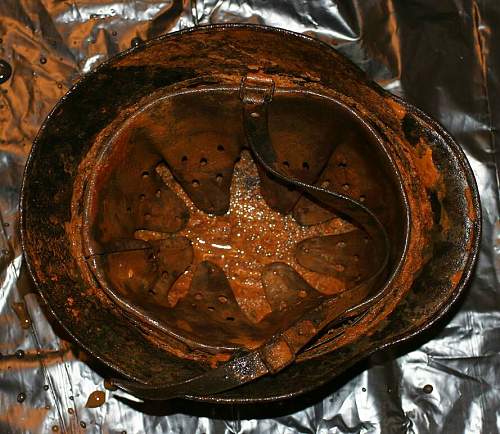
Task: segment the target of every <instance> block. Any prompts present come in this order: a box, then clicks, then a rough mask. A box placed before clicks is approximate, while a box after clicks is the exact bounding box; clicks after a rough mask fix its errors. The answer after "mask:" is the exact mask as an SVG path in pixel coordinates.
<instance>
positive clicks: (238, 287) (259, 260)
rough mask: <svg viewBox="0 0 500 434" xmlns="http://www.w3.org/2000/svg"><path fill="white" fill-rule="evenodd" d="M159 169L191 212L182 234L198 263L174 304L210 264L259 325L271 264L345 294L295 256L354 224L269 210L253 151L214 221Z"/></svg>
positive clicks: (174, 294) (176, 288)
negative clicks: (304, 219)
mask: <svg viewBox="0 0 500 434" xmlns="http://www.w3.org/2000/svg"><path fill="white" fill-rule="evenodd" d="M157 170H158V172H159V173H160V175H161V176H162V179H163V181H164V182H165V183H166V184H167V185H168V186H169V187H170V188H171V189H172V190H174V191H175V192H176V193H177V194H178V195H179V196H180V197H181V198H182V199H183V200H184V201H185V203H186V204H187V205H188V207H189V210H190V213H191V216H190V219H189V221H188V224H187V226H186V227H185V228H184V229H183V230H181V231H180V232H179V235H181V236H186V237H187V238H189V239H190V240H191V242H192V244H193V250H194V261H193V264H192V266H191V267H189V269H188V270H186V272H185V273H184V274H183V275H182V276H181V277H180V278H179V279H178V280H177V281H176V282H175V284H174V285H173V287H172V289H171V290H170V292H169V295H168V297H169V302H170V304H171V305H175V304H176V302H177V301H178V300H179V298H182V297H183V296H184V295H185V294H186V293H187V290H188V288H189V283H190V281H191V278H192V275H193V272H194V270H195V269H196V266H197V265H198V264H199V263H200V262H202V261H205V260H209V261H211V262H213V263H215V264H217V265H218V266H220V267H221V268H222V269H223V270H224V272H225V274H226V276H227V278H228V280H229V282H230V284H231V287H232V290H233V292H234V295H235V297H236V299H237V301H238V304H239V305H240V307H241V309H242V310H243V311H244V312H245V314H246V315H247V316H248V317H249V318H250V319H251V320H252V321H254V322H258V321H260V320H261V319H262V318H263V317H264V316H265V315H267V314H268V313H269V312H270V311H271V308H270V306H269V304H268V303H267V301H266V298H265V295H264V289H263V286H262V281H261V274H262V271H263V268H264V267H265V266H266V265H267V264H269V263H272V262H276V261H279V262H285V263H287V264H289V265H291V266H292V267H293V268H294V269H295V270H297V271H298V272H299V274H300V275H301V276H302V277H303V278H304V279H305V280H306V281H307V282H308V283H309V284H310V285H311V286H312V287H314V288H316V289H318V290H319V291H321V292H324V293H328V294H332V293H335V292H336V291H340V290H342V289H344V288H343V283H342V282H341V281H339V280H338V279H336V278H335V277H333V276H327V275H322V274H319V273H315V272H311V271H309V270H307V269H305V268H304V267H302V266H300V265H299V264H298V263H297V262H296V260H295V257H294V253H293V252H294V249H295V246H296V244H297V243H298V242H300V241H301V240H304V239H306V238H310V237H314V236H322V235H331V234H339V233H343V232H347V231H350V230H352V228H353V227H352V225H351V224H349V223H347V222H346V221H344V220H342V219H340V218H334V219H331V220H329V221H327V222H325V223H322V224H318V225H315V226H301V225H300V224H299V223H297V222H296V221H295V219H294V218H293V217H292V216H291V215H282V214H280V213H279V212H277V211H274V210H272V209H271V208H269V206H268V205H267V204H266V202H265V201H264V199H263V197H262V195H261V193H260V187H259V176H258V173H257V167H256V165H255V163H254V161H253V159H252V157H251V155H250V153H249V152H247V151H244V152H243V153H242V155H241V159H240V160H239V161H238V162H237V163H236V165H235V171H234V175H233V181H232V185H231V202H230V208H229V211H228V212H227V213H226V214H225V215H222V216H212V215H209V214H206V213H204V212H202V211H200V210H199V209H198V208H196V206H195V205H194V204H193V203H192V202H191V200H190V199H189V197H188V196H187V195H186V193H185V192H184V191H183V190H182V188H181V187H180V186H179V184H178V183H177V182H176V181H175V180H174V179H173V177H172V175H171V173H170V171H169V169H168V168H167V167H166V166H165V165H160V166H159V167H158V168H157ZM137 235H138V236H140V237H141V238H154V234H152V233H150V234H146V233H144V231H141V233H140V234H137Z"/></svg>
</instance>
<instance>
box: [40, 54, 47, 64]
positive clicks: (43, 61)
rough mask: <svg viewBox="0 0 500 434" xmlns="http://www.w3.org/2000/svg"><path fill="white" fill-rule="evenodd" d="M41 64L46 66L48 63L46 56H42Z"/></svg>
mask: <svg viewBox="0 0 500 434" xmlns="http://www.w3.org/2000/svg"><path fill="white" fill-rule="evenodd" d="M40 63H41V64H42V65H45V64H46V63H47V58H46V57H45V56H40Z"/></svg>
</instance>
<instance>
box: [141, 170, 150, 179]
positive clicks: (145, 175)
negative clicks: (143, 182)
mask: <svg viewBox="0 0 500 434" xmlns="http://www.w3.org/2000/svg"><path fill="white" fill-rule="evenodd" d="M141 176H142V178H143V179H146V178H149V172H148V171H147V170H145V171H144V172H142V175H141Z"/></svg>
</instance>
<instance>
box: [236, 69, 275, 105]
mask: <svg viewBox="0 0 500 434" xmlns="http://www.w3.org/2000/svg"><path fill="white" fill-rule="evenodd" d="M274 89H275V84H274V80H273V79H272V78H271V77H267V76H263V75H257V74H248V75H246V76H245V77H243V78H242V79H241V85H240V99H241V100H242V101H243V102H244V103H245V104H263V103H268V102H271V100H272V99H273V94H274Z"/></svg>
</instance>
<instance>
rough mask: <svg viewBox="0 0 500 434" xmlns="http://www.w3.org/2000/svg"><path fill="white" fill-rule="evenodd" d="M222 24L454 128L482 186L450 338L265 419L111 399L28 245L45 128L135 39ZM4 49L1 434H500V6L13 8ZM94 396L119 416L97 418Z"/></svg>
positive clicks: (353, 3)
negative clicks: (46, 306) (295, 47)
mask: <svg viewBox="0 0 500 434" xmlns="http://www.w3.org/2000/svg"><path fill="white" fill-rule="evenodd" d="M220 22H247V23H259V24H267V25H271V26H277V27H283V28H286V29H289V30H293V31H296V32H301V33H305V34H308V35H312V36H315V37H317V38H320V39H321V40H323V41H325V42H327V43H329V44H332V45H335V46H336V48H337V49H338V50H340V51H341V52H342V53H344V54H345V55H347V56H348V57H350V58H351V59H352V60H353V61H354V62H355V63H356V64H358V65H359V66H360V67H361V68H362V69H364V70H365V71H367V73H368V74H369V75H370V76H371V77H372V78H373V79H374V80H376V81H377V82H378V83H380V84H381V85H382V86H384V87H385V88H386V89H388V90H390V91H391V92H394V93H396V94H398V95H401V96H403V97H405V98H406V99H408V100H409V101H410V102H411V103H413V104H415V105H417V106H418V107H420V108H422V109H423V110H424V111H426V112H427V113H429V114H430V115H432V116H434V117H435V118H437V119H438V120H440V121H441V122H442V123H443V124H444V125H445V127H446V128H447V129H448V130H449V131H450V132H451V133H452V134H453V135H454V137H455V138H456V139H457V141H458V142H459V143H460V145H461V146H462V147H463V149H464V150H465V152H466V153H467V156H468V158H469V161H470V162H471V165H472V167H473V169H474V172H475V175H476V177H477V181H478V184H479V190H480V194H481V199H482V205H483V213H484V217H483V222H484V226H483V227H484V232H483V240H482V247H481V255H480V260H479V263H478V265H477V267H476V272H475V276H474V278H473V282H472V285H471V287H470V289H469V291H468V292H467V294H466V296H465V297H464V298H463V299H462V301H461V303H459V306H458V307H457V308H456V309H455V310H454V312H453V315H448V318H447V319H446V321H442V322H441V327H440V328H438V329H437V330H436V329H434V331H433V332H432V333H430V334H429V333H427V334H426V335H425V336H424V337H422V338H421V339H420V340H418V341H417V342H413V343H411V345H410V346H409V347H406V348H403V349H401V348H399V349H398V350H397V352H393V353H390V352H388V351H385V352H384V353H382V354H378V355H376V356H374V357H372V358H371V360H369V361H367V362H365V363H363V364H362V365H360V366H358V367H357V368H356V369H354V370H351V371H349V373H348V374H346V375H343V376H342V377H341V378H340V379H339V380H338V381H336V382H335V383H334V384H333V385H332V386H331V388H329V389H328V388H327V389H328V390H324V389H323V390H321V391H318V392H317V393H316V394H312V395H311V396H307V397H304V398H301V399H297V400H293V401H286V402H283V403H277V404H272V405H271V404H266V405H262V406H233V407H232V406H226V407H224V406H212V405H208V404H198V403H192V402H187V401H173V402H171V403H162V404H161V405H145V404H142V403H140V402H137V400H136V399H135V398H133V397H131V396H130V395H126V394H124V393H121V392H112V391H108V390H106V389H105V388H104V385H103V377H102V376H101V375H99V374H98V372H99V368H93V367H91V366H93V364H92V362H91V361H90V360H88V359H86V357H85V355H84V354H81V353H80V352H79V351H78V349H77V348H75V347H74V346H73V345H72V344H70V343H68V342H66V341H65V340H63V339H61V338H60V337H59V335H60V333H59V331H57V330H56V332H57V333H59V335H58V334H56V333H55V332H54V331H53V328H52V326H51V325H50V324H49V322H48V321H47V319H46V317H45V315H44V313H43V311H42V310H41V308H40V305H39V303H38V301H37V295H36V294H34V293H33V292H32V291H33V288H32V285H31V282H30V279H29V277H28V276H27V273H26V270H25V268H24V266H23V264H22V257H21V248H20V244H19V237H18V195H19V188H20V183H21V176H22V171H23V166H24V162H25V160H26V157H27V155H28V153H29V150H30V145H31V142H32V140H33V138H34V136H35V134H36V132H37V130H38V128H39V127H40V125H41V123H42V121H43V119H44V118H45V116H46V115H47V114H48V112H49V110H50V109H51V107H52V106H53V105H54V104H55V103H56V101H57V100H58V99H59V98H60V97H62V96H63V95H64V93H65V92H66V91H67V90H68V88H69V87H70V86H71V85H72V83H74V82H75V81H76V80H78V78H79V76H81V75H82V74H85V73H86V72H88V71H89V70H91V69H92V68H94V67H95V66H96V65H97V64H99V63H100V62H102V61H103V60H105V59H107V58H109V57H110V56H112V55H114V54H116V53H118V52H119V51H121V50H124V49H126V48H128V47H129V46H130V44H131V42H132V43H137V42H138V41H139V40H138V39H135V40H134V38H137V37H139V38H141V39H143V40H144V39H148V38H152V37H155V36H157V35H160V34H163V33H166V32H171V31H175V30H179V29H182V28H186V27H191V26H195V25H203V24H209V23H220ZM0 38H1V43H0V58H1V59H4V60H6V61H7V62H9V63H10V64H11V65H12V70H13V72H12V77H11V78H10V80H9V81H7V82H6V83H4V84H2V85H0V324H1V326H0V353H1V354H2V357H1V358H0V433H2V434H10V433H16V434H17V433H51V432H61V433H81V432H86V433H109V434H112V433H113V434H114V433H125V432H126V433H129V434H135V433H147V434H150V433H198V434H201V433H206V434H208V433H217V434H220V433H264V432H266V433H321V434H324V433H331V434H334V433H447V434H449V433H454V434H458V433H467V434H468V433H497V432H500V412H499V408H500V376H499V374H498V372H500V285H499V278H498V276H499V274H500V273H499V271H500V239H499V238H500V224H499V220H498V218H499V211H498V210H499V197H498V196H499V195H498V172H497V168H498V163H499V160H498V158H499V155H500V152H499V139H498V136H497V134H496V132H497V131H498V129H499V128H500V110H498V108H499V107H500V82H499V77H500V3H499V2H496V1H486V0H440V1H435V0H412V1H403V0H363V1H361V0H316V1H302V0H287V1H271V0H267V1H266V0H252V1H244V0H192V1H189V0H184V1H181V2H179V1H177V0H127V1H122V2H118V1H116V2H113V1H111V0H69V1H62V0H1V1H0ZM82 116H85V113H82ZM495 159H496V160H495ZM495 270H496V271H495ZM16 303H24V304H16ZM23 309H24V311H23ZM16 312H17V313H16ZM52 323H53V322H52ZM23 327H24V328H23ZM96 369H97V370H96ZM96 390H101V391H104V392H105V394H106V402H105V404H104V405H102V406H100V407H97V408H86V407H85V404H86V401H87V399H88V397H89V395H90V393H91V392H93V391H96Z"/></svg>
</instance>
